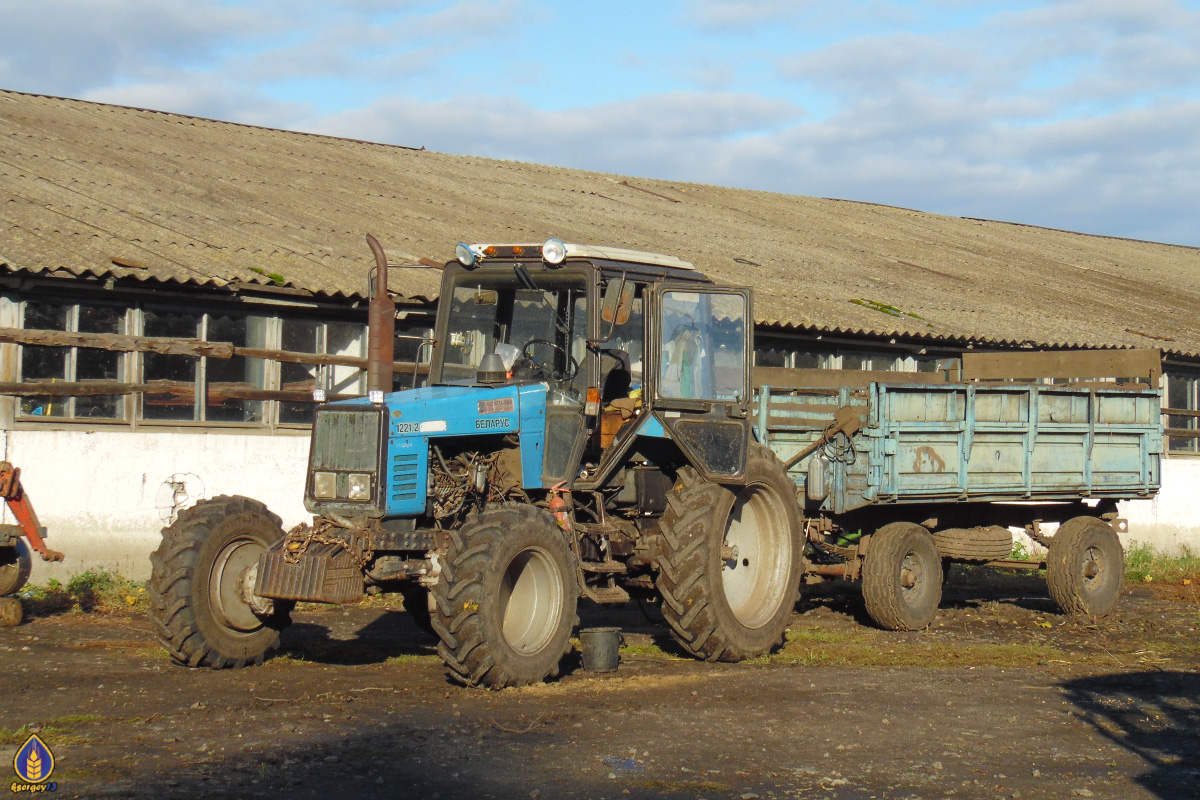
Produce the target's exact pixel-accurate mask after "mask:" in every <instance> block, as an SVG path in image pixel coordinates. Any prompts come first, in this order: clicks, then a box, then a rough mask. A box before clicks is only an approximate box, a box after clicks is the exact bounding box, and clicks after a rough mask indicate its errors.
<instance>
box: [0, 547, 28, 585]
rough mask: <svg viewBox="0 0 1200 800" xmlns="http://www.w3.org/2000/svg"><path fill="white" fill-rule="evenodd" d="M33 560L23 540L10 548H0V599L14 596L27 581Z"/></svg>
mask: <svg viewBox="0 0 1200 800" xmlns="http://www.w3.org/2000/svg"><path fill="white" fill-rule="evenodd" d="M32 571H33V558H32V557H30V554H29V545H27V544H25V540H24V539H17V542H16V544H15V545H13V546H12V547H0V597H8V596H9V595H10V594H16V593H17V592H19V591H21V588H22V587H23V586H24V585H25V584H26V583H27V582H28V581H29V574H30V573H31V572H32Z"/></svg>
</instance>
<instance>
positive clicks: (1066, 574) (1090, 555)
mask: <svg viewBox="0 0 1200 800" xmlns="http://www.w3.org/2000/svg"><path fill="white" fill-rule="evenodd" d="M1124 564H1125V551H1124V549H1123V548H1122V547H1121V540H1120V539H1119V538H1118V537H1117V532H1116V531H1114V530H1113V527H1112V526H1111V525H1109V524H1108V523H1107V522H1105V521H1104V520H1102V519H1096V518H1095V517H1075V518H1073V519H1069V520H1067V521H1066V522H1064V523H1063V524H1062V525H1061V526H1059V529H1058V531H1057V532H1055V534H1054V536H1053V537H1051V539H1050V552H1049V553H1047V554H1046V586H1047V588H1049V590H1050V597H1051V598H1053V600H1054V602H1055V603H1057V604H1058V607H1059V608H1061V609H1062V610H1063V612H1064V613H1066V614H1071V615H1074V616H1088V617H1103V616H1105V615H1106V614H1108V613H1109V612H1110V611H1112V610H1113V608H1114V607H1115V606H1116V604H1117V598H1118V597H1120V594H1121V582H1122V580H1124V573H1125V567H1124Z"/></svg>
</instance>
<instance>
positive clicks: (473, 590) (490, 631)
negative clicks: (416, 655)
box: [431, 504, 579, 689]
mask: <svg viewBox="0 0 1200 800" xmlns="http://www.w3.org/2000/svg"><path fill="white" fill-rule="evenodd" d="M450 542H451V543H450V548H449V550H448V551H447V552H446V555H445V557H444V558H443V559H442V568H441V575H440V576H439V578H438V583H437V586H436V587H434V590H433V597H434V601H435V603H436V605H437V610H436V612H435V614H434V615H433V619H432V620H431V621H432V623H433V628H434V630H435V631H436V632H437V635H438V637H439V638H440V639H441V643H440V644H438V653H439V654H440V655H441V657H442V660H443V661H445V662H446V667H447V668H448V669H449V670H450V675H451V677H452V678H453V679H454V680H456V681H459V682H461V683H463V684H465V685H467V686H486V687H488V688H490V689H504V688H506V687H509V686H524V685H526V684H531V683H538V682H540V681H542V680H544V679H545V678H547V677H549V676H552V675H557V674H558V669H559V663H560V662H561V661H562V658H563V656H564V655H566V653H567V652H568V651H569V650H570V649H571V631H572V629H573V628H574V627H575V622H576V618H575V609H576V606H577V604H578V602H579V581H578V579H577V577H576V573H577V571H578V566H577V563H576V559H575V556H574V554H573V553H572V552H571V551H570V549H569V548H568V547H567V540H566V537H565V536H564V535H563V532H562V531H561V530H560V529H559V528H558V526H557V525H556V524H555V521H554V518H553V517H552V516H550V514H549V513H547V512H546V511H544V510H542V509H540V508H535V507H533V506H526V505H517V504H510V505H503V506H500V507H498V508H494V509H489V510H487V511H484V512H483V513H482V514H479V515H478V516H476V517H474V518H473V519H471V520H469V521H468V522H467V523H466V524H465V525H463V526H462V528H460V529H458V530H457V531H454V532H452V533H451V534H450Z"/></svg>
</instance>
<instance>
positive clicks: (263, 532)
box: [146, 496, 295, 669]
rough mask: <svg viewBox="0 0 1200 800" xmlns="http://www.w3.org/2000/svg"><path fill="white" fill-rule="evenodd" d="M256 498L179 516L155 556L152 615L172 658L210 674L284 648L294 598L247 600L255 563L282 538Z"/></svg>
mask: <svg viewBox="0 0 1200 800" xmlns="http://www.w3.org/2000/svg"><path fill="white" fill-rule="evenodd" d="M283 535H284V533H283V528H282V527H281V525H280V520H279V517H277V516H276V515H274V514H272V513H271V512H270V511H268V510H267V507H266V506H265V505H263V504H262V503H260V502H258V501H257V500H251V499H250V498H248V497H238V496H221V497H215V498H213V499H211V500H204V501H201V502H200V503H197V504H196V505H195V506H192V507H191V508H188V509H184V510H183V511H181V512H179V517H178V519H176V520H175V522H174V524H172V525H171V526H169V527H167V528H164V529H163V532H162V537H163V538H162V544H160V545H159V547H158V549H157V550H155V551H154V553H153V554H151V556H150V564H151V575H150V580H149V581H148V582H147V584H146V594H147V595H148V596H149V598H150V618H151V619H152V620H153V621H154V624H155V626H156V627H157V629H158V631H157V632H158V637H159V641H160V642H161V643H162V645H163V647H164V648H166V650H167V652H168V653H170V655H171V658H172V659H173V660H175V661H176V662H177V663H179V664H183V665H185V666H188V667H200V666H207V667H212V668H213V669H223V668H226V667H244V666H247V665H249V664H261V663H262V662H263V659H264V658H265V657H266V655H267V653H269V652H271V651H272V650H274V649H275V648H277V647H278V646H279V631H280V630H282V629H283V628H284V627H286V626H287V625H288V624H289V623H290V622H291V618H290V614H291V610H292V607H293V606H294V605H295V604H294V603H292V602H290V601H281V600H275V601H264V600H263V599H262V598H259V599H257V600H253V601H252V602H248V601H247V600H246V592H247V591H249V589H248V586H252V585H253V584H252V583H251V582H250V578H251V576H252V575H253V573H252V570H253V569H254V568H255V567H256V566H257V564H258V558H259V556H260V555H262V553H263V552H265V551H266V550H267V549H268V548H269V547H271V545H273V544H275V543H276V542H277V541H278V540H279V539H281V538H283Z"/></svg>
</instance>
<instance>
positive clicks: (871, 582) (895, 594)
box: [862, 522, 942, 631]
mask: <svg viewBox="0 0 1200 800" xmlns="http://www.w3.org/2000/svg"><path fill="white" fill-rule="evenodd" d="M862 593H863V600H864V601H865V603H866V606H867V613H868V614H870V615H871V619H873V620H875V622H876V623H878V625H879V626H880V627H881V628H886V629H887V630H890V631H919V630H921V629H923V628H927V627H929V623H931V622H933V618H934V616H935V615H936V614H937V609H938V604H939V603H940V602H941V600H942V559H941V556H940V555H938V551H937V547H936V546H935V545H934V543H933V537H932V536H930V535H929V532H928V531H927V530H925V529H924V528H922V527H921V526H920V525H917V524H916V523H912V522H892V523H889V524H887V525H884V526H883V527H882V528H880V529H879V530H877V531H876V532H875V535H874V536H872V537H871V541H870V545H869V546H868V548H867V555H866V560H865V561H864V562H863V570H862Z"/></svg>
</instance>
